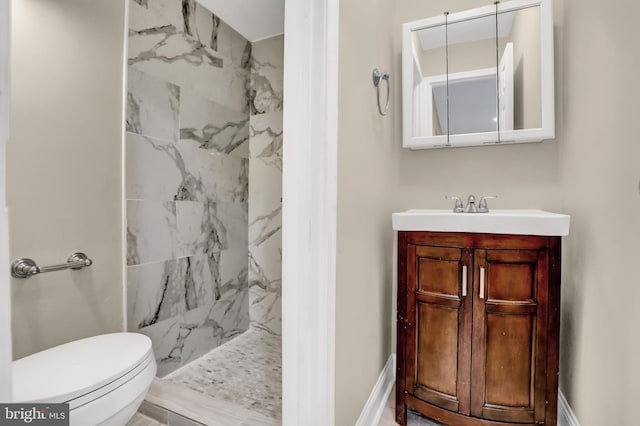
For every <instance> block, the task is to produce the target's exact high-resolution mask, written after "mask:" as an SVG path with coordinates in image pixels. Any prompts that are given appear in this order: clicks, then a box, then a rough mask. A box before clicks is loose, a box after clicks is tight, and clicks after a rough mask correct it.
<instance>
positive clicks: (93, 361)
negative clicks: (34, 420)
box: [12, 333, 153, 402]
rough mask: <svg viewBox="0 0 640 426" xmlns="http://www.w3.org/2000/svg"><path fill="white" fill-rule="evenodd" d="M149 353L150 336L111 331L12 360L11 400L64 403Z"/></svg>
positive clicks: (117, 375)
mask: <svg viewBox="0 0 640 426" xmlns="http://www.w3.org/2000/svg"><path fill="white" fill-rule="evenodd" d="M149 356H153V351H152V349H151V339H149V338H148V337H147V336H145V335H143V334H138V333H112V334H103V335H100V336H93V337H88V338H86V339H81V340H76V341H73V342H69V343H66V344H64V345H60V346H56V347H53V348H51V349H47V350H45V351H42V352H38V353H35V354H33V355H29V356H27V357H24V358H21V359H19V360H16V361H14V362H13V371H12V373H13V380H12V382H13V400H14V402H39V401H42V402H67V401H69V400H71V399H74V398H77V397H79V396H81V395H85V394H87V393H90V392H92V391H94V390H96V389H98V388H100V387H102V386H104V385H106V384H108V383H111V382H113V381H114V380H116V379H118V378H120V377H122V376H124V375H125V374H127V372H129V371H131V370H132V369H133V368H134V367H136V366H137V365H138V364H140V363H141V362H143V361H144V360H145V359H147V358H148V357H149Z"/></svg>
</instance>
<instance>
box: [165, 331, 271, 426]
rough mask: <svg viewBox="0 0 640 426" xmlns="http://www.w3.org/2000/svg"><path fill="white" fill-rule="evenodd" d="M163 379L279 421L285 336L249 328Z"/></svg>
mask: <svg viewBox="0 0 640 426" xmlns="http://www.w3.org/2000/svg"><path fill="white" fill-rule="evenodd" d="M162 380H163V381H165V382H170V383H172V384H174V385H179V386H181V387H185V388H188V389H190V390H192V391H195V392H198V393H200V394H202V395H203V396H206V397H208V398H211V399H213V400H216V401H219V402H223V403H227V404H229V405H236V406H238V407H240V408H242V409H244V410H247V411H249V412H253V413H256V414H258V415H261V416H264V418H269V419H273V421H274V422H273V424H279V423H280V419H281V416H282V414H281V413H282V338H281V337H280V336H274V335H272V334H270V333H267V332H265V331H262V330H258V329H250V330H249V331H247V332H245V333H244V334H242V335H240V336H238V337H236V338H235V339H233V340H231V341H230V342H227V343H226V344H224V345H222V346H220V347H218V348H216V349H214V350H213V351H211V352H209V353H208V354H206V355H204V356H202V357H201V358H199V359H197V360H195V361H194V362H192V363H190V364H188V365H186V366H184V367H182V368H180V369H178V370H176V371H174V372H173V373H171V374H169V375H167V376H166V377H164V378H163V379H162Z"/></svg>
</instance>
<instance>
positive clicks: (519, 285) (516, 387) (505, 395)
mask: <svg viewBox="0 0 640 426" xmlns="http://www.w3.org/2000/svg"><path fill="white" fill-rule="evenodd" d="M474 262H475V270H474V295H473V305H474V306H473V311H474V312H473V342H472V347H473V355H472V362H471V364H472V367H471V371H472V373H471V374H472V376H471V415H472V416H474V417H480V418H483V419H488V420H497V421H502V422H513V423H544V422H545V391H546V362H547V309H548V274H549V255H548V251H547V250H546V249H538V250H475V251H474Z"/></svg>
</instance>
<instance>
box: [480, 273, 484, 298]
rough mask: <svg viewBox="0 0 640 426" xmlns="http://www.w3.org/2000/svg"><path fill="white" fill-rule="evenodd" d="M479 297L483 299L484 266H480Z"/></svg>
mask: <svg viewBox="0 0 640 426" xmlns="http://www.w3.org/2000/svg"><path fill="white" fill-rule="evenodd" d="M480 299H484V268H483V267H482V266H481V267H480Z"/></svg>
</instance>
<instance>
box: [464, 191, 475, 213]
mask: <svg viewBox="0 0 640 426" xmlns="http://www.w3.org/2000/svg"><path fill="white" fill-rule="evenodd" d="M464 212H465V213H478V208H477V207H476V197H475V195H473V194H471V195H469V198H467V206H466V207H465V208H464Z"/></svg>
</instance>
